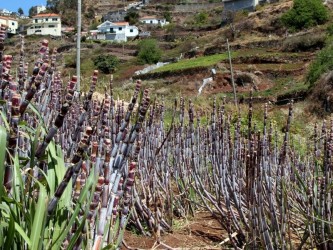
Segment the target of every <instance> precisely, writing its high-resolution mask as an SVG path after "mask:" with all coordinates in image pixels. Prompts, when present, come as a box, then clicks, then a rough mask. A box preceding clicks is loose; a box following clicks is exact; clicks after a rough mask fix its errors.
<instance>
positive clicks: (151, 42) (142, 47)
mask: <svg viewBox="0 0 333 250" xmlns="http://www.w3.org/2000/svg"><path fill="white" fill-rule="evenodd" d="M138 45H139V53H138V60H139V62H140V63H141V64H145V63H148V64H153V63H157V62H158V61H159V60H160V59H161V56H162V51H161V49H160V48H159V47H158V44H157V41H156V40H155V39H146V40H142V41H140V42H139V44H138Z"/></svg>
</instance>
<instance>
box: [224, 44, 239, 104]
mask: <svg viewBox="0 0 333 250" xmlns="http://www.w3.org/2000/svg"><path fill="white" fill-rule="evenodd" d="M227 45H228V57H229V65H230V73H231V83H232V90H233V92H234V102H235V106H236V108H237V110H238V104H237V96H236V87H235V79H234V71H233V70H232V63H231V53H230V46H229V41H228V39H227Z"/></svg>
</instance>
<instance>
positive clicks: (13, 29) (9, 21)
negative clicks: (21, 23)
mask: <svg viewBox="0 0 333 250" xmlns="http://www.w3.org/2000/svg"><path fill="white" fill-rule="evenodd" d="M0 24H4V25H6V26H7V33H8V34H11V35H15V34H17V31H18V22H17V20H16V19H15V18H12V17H9V16H0Z"/></svg>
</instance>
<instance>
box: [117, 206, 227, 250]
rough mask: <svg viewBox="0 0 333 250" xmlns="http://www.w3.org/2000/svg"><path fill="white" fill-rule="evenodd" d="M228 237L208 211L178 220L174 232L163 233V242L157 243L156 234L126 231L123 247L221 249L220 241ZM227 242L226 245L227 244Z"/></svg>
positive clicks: (161, 240)
mask: <svg viewBox="0 0 333 250" xmlns="http://www.w3.org/2000/svg"><path fill="white" fill-rule="evenodd" d="M227 238H228V235H227V233H226V231H225V230H223V229H222V228H221V225H220V224H219V223H218V221H217V220H216V219H214V218H213V217H212V216H211V215H210V214H209V213H207V212H199V213H197V214H196V215H195V217H194V218H190V219H189V220H177V221H176V222H175V223H174V232H173V233H169V234H164V235H161V238H160V242H161V244H158V243H157V240H156V238H155V237H154V236H153V237H148V236H141V235H136V234H134V233H133V232H131V231H126V232H125V236H124V241H125V244H126V246H125V245H124V246H123V247H122V249H168V247H169V249H221V248H222V244H220V243H221V242H222V241H224V240H225V239H227ZM225 244H227V243H225ZM225 244H223V246H224V247H226V246H227V245H225ZM223 249H226V248H223Z"/></svg>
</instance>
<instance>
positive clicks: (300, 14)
mask: <svg viewBox="0 0 333 250" xmlns="http://www.w3.org/2000/svg"><path fill="white" fill-rule="evenodd" d="M327 20H328V11H327V9H326V8H325V6H324V5H323V2H322V1H321V0H294V5H293V7H292V8H291V9H290V10H289V11H287V12H286V13H285V14H284V15H282V17H281V21H282V23H283V24H284V25H285V26H286V27H287V28H289V29H290V30H301V29H304V28H305V29H306V28H309V27H312V26H315V25H317V24H323V23H325V22H326V21H327Z"/></svg>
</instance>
